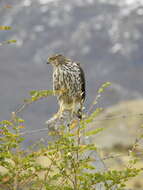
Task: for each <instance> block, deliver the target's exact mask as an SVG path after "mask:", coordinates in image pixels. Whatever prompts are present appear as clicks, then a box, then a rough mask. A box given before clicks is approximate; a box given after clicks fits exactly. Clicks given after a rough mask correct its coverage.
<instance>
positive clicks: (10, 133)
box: [0, 90, 141, 190]
mask: <svg viewBox="0 0 143 190" xmlns="http://www.w3.org/2000/svg"><path fill="white" fill-rule="evenodd" d="M99 91H100V93H101V90H99ZM30 95H31V97H30V98H29V99H26V100H25V101H24V105H27V103H28V104H31V103H33V102H35V101H37V100H39V99H42V98H45V97H48V96H49V95H53V92H52V91H48V90H42V91H32V92H31V93H30ZM22 108H24V107H23V105H22ZM21 110H22V109H21V108H20V109H19V110H18V111H17V113H19V112H20V111H21ZM101 111H102V109H100V108H98V109H96V110H95V111H93V112H92V113H91V114H89V115H88V116H87V117H85V118H84V119H82V120H80V121H79V120H74V121H72V122H71V124H70V126H69V130H66V129H65V126H61V128H60V130H59V131H58V134H57V132H53V133H52V134H51V135H55V136H57V135H58V136H59V138H57V139H56V140H55V141H52V142H48V146H46V145H44V144H43V145H42V144H41V146H40V148H39V150H38V151H35V150H34V149H31V150H23V149H22V148H21V143H22V142H23V140H24V138H23V137H22V135H21V129H22V128H24V120H23V119H21V118H19V117H18V116H17V113H16V112H13V113H12V117H11V119H10V120H9V121H8V120H3V121H1V122H0V181H1V183H0V190H18V189H22V190H42V189H46V190H54V189H55V190H57V189H59V190H89V189H90V190H93V189H95V185H96V184H98V183H104V184H105V187H106V190H111V189H112V187H114V186H115V185H117V188H116V190H123V189H124V187H125V186H126V182H127V181H128V180H129V179H130V178H132V177H135V176H137V175H138V174H139V173H140V172H141V169H137V168H136V167H135V164H136V162H137V158H136V156H135V154H134V151H133V150H134V148H135V147H133V149H132V150H131V151H130V154H129V156H130V161H129V163H128V165H127V166H126V168H124V170H108V171H104V172H103V173H99V172H97V171H96V170H95V169H96V168H95V167H94V166H93V164H92V163H93V158H92V157H90V156H89V157H85V156H84V155H85V154H86V152H87V151H95V150H96V149H97V148H96V146H95V145H94V144H83V143H82V138H83V137H86V136H90V135H96V134H97V133H99V132H101V131H102V130H103V128H97V129H96V128H95V129H93V130H91V131H87V125H88V124H89V123H91V122H92V121H93V120H94V119H95V117H96V116H97V115H98V114H99V113H100V112H101ZM136 144H137V142H136ZM136 144H135V146H136ZM42 159H46V164H45V165H44V164H41V162H39V161H40V160H42Z"/></svg>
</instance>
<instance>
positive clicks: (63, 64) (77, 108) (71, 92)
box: [47, 54, 85, 118]
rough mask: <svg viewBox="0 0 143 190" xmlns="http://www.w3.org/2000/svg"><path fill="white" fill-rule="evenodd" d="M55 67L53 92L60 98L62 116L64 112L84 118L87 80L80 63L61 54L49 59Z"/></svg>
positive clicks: (59, 113) (49, 62)
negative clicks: (83, 107)
mask: <svg viewBox="0 0 143 190" xmlns="http://www.w3.org/2000/svg"><path fill="white" fill-rule="evenodd" d="M47 63H48V64H52V66H53V90H54V93H55V95H57V96H58V102H59V107H60V108H59V111H58V114H57V115H58V116H60V115H61V114H62V113H63V111H64V110H70V111H71V113H72V114H76V115H77V116H78V117H79V118H81V117H82V106H83V103H84V100H85V78H84V72H83V70H82V68H81V67H80V64H79V63H76V62H73V61H71V60H70V59H67V58H66V57H64V56H63V55H61V54H56V55H53V56H51V57H49V58H48V62H47Z"/></svg>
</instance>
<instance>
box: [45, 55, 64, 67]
mask: <svg viewBox="0 0 143 190" xmlns="http://www.w3.org/2000/svg"><path fill="white" fill-rule="evenodd" d="M65 62H66V58H65V57H64V56H63V55H61V54H56V55H52V56H50V57H49V58H48V60H47V64H52V65H53V66H58V65H63V64H65Z"/></svg>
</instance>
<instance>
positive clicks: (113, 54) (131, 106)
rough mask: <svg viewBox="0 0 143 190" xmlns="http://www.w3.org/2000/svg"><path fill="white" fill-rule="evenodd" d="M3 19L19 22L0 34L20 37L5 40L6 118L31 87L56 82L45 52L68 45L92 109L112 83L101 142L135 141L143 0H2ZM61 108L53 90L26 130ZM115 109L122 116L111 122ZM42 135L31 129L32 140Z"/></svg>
mask: <svg viewBox="0 0 143 190" xmlns="http://www.w3.org/2000/svg"><path fill="white" fill-rule="evenodd" d="M0 25H8V26H11V27H12V30H8V31H0V42H3V41H5V40H10V39H14V40H17V43H16V44H10V45H3V46H0V120H2V119H9V117H10V115H11V112H12V111H15V110H16V109H17V107H18V106H19V105H20V104H21V103H22V102H23V99H25V98H27V97H28V96H29V91H31V90H44V89H52V68H51V66H49V65H47V64H46V60H47V58H48V56H50V55H52V54H55V53H62V54H64V55H65V56H67V57H69V58H71V59H72V60H74V61H78V62H80V63H81V65H82V67H83V69H84V71H85V75H86V88H87V98H86V103H85V111H87V110H88V108H89V106H90V104H91V103H92V101H93V100H94V98H95V96H96V94H97V93H96V92H97V89H98V88H99V87H100V86H101V84H102V83H104V82H106V81H110V82H111V83H112V85H111V87H110V88H108V89H107V90H106V92H105V93H104V95H103V97H102V99H101V101H100V102H99V104H98V105H97V106H102V107H103V108H105V109H106V110H107V111H106V112H105V113H104V115H103V116H102V118H100V120H102V119H103V122H95V126H98V125H99V126H101V125H102V126H106V125H107V126H108V127H109V130H108V131H107V130H106V132H105V134H101V135H102V138H101V136H100V135H99V137H97V138H96V140H95V141H96V143H97V144H98V145H99V146H100V147H104V148H107V149H108V148H109V147H113V148H116V149H117V148H119V149H120V148H122V147H124V151H125V150H126V148H128V147H129V146H130V145H131V144H133V142H134V140H135V138H136V136H137V135H138V132H139V126H140V125H142V123H143V119H142V118H143V117H142V113H143V110H142V108H143V101H142V98H143V35H142V34H143V0H119V1H117V0H20V1H19V0H13V1H11V0H0ZM56 111H57V101H56V98H55V97H49V98H48V99H45V100H42V101H39V102H36V103H35V104H33V105H31V106H29V107H28V108H27V109H26V110H24V111H23V112H22V113H21V117H23V118H24V119H25V120H26V130H32V129H37V128H44V127H45V126H44V123H45V121H46V120H48V119H49V118H50V117H51V116H52V115H53V114H54V113H55V112H56ZM110 115H114V116H115V117H116V116H118V117H117V119H116V118H115V119H113V120H114V122H113V120H110V121H111V122H110V123H109V122H108V123H107V121H106V119H104V118H107V116H110ZM120 116H121V117H120ZM45 135H47V134H45ZM103 135H104V137H103ZM43 136H44V134H43V133H39V134H34V135H32V136H31V135H29V136H27V138H26V141H25V146H27V145H29V144H30V143H31V142H33V141H35V140H37V139H39V138H40V137H43ZM103 139H104V140H103ZM112 164H113V163H112ZM135 183H136V184H135V187H136V189H140V186H142V185H141V184H140V182H138V181H137V182H135Z"/></svg>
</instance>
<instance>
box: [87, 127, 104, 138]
mask: <svg viewBox="0 0 143 190" xmlns="http://www.w3.org/2000/svg"><path fill="white" fill-rule="evenodd" d="M104 129H105V128H97V129H95V130H92V131H88V132H86V133H85V135H86V136H91V135H96V134H97V133H99V132H101V131H103V130H104Z"/></svg>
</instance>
